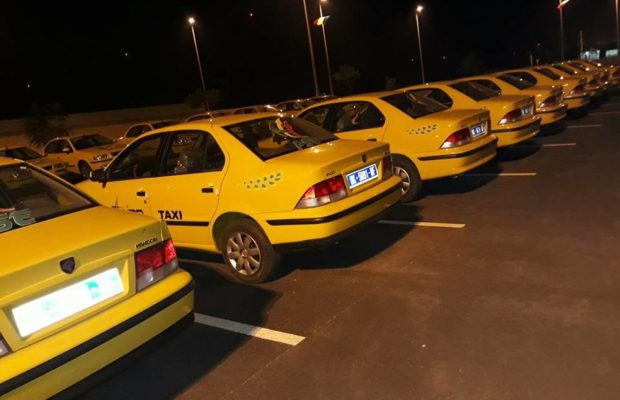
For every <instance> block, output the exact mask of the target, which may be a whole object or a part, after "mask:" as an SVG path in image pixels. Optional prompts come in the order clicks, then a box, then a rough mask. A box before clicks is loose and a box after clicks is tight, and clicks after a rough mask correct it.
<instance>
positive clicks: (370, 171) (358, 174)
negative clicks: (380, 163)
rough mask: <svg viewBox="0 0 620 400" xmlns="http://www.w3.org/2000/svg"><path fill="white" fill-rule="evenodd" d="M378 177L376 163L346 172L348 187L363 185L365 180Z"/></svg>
mask: <svg viewBox="0 0 620 400" xmlns="http://www.w3.org/2000/svg"><path fill="white" fill-rule="evenodd" d="M378 177H379V172H378V170H377V164H372V165H369V166H367V167H365V168H362V169H360V170H357V171H355V172H351V173H350V174H347V183H348V184H349V188H351V189H353V188H355V187H358V186H360V185H363V184H364V183H366V182H370V181H372V180H374V179H377V178H378Z"/></svg>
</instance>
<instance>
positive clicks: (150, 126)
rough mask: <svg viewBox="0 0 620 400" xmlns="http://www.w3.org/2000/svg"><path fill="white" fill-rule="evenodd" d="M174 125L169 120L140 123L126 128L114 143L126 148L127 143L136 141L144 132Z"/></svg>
mask: <svg viewBox="0 0 620 400" xmlns="http://www.w3.org/2000/svg"><path fill="white" fill-rule="evenodd" d="M174 124H176V122H175V121H171V120H166V121H151V122H141V123H139V124H135V125H132V126H130V127H129V128H127V130H126V131H125V133H124V134H123V136H121V137H119V138H118V139H116V140H115V142H116V143H117V144H118V145H120V146H127V145H128V144H129V143H131V142H133V141H134V140H136V138H137V137H138V136H140V135H142V134H143V133H145V132H149V131H152V130H155V129H159V128H163V127H165V126H170V125H174Z"/></svg>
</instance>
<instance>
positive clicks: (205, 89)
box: [187, 17, 209, 111]
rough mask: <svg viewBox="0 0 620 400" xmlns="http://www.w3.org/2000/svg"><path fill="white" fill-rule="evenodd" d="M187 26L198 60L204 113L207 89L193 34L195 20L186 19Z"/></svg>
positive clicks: (207, 107) (206, 104)
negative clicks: (190, 30) (189, 29)
mask: <svg viewBox="0 0 620 400" xmlns="http://www.w3.org/2000/svg"><path fill="white" fill-rule="evenodd" d="M187 22H189V26H190V28H191V29H192V38H193V39H194V49H195V50H196V60H198V72H200V83H201V84H202V106H203V108H204V110H205V111H209V101H208V100H207V88H206V86H205V77H204V75H203V72H202V63H201V62H200V53H199V52H198V42H197V41H196V32H194V24H195V23H196V19H194V17H189V18H188V19H187Z"/></svg>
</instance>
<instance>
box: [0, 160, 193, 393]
mask: <svg viewBox="0 0 620 400" xmlns="http://www.w3.org/2000/svg"><path fill="white" fill-rule="evenodd" d="M0 240H1V241H2V249H3V250H5V251H3V252H2V267H1V268H0V310H2V311H1V312H0V398H1V399H12V400H21V399H23V400H32V399H46V398H49V397H51V396H53V395H56V394H59V393H62V392H63V391H65V390H66V389H68V388H70V387H71V386H73V385H75V384H76V383H78V382H80V381H82V380H84V379H86V378H88V377H90V376H91V375H93V374H95V373H96V372H97V371H99V370H101V369H102V368H104V367H106V366H107V365H109V364H111V363H113V362H114V361H116V360H118V359H120V358H121V357H123V356H125V355H127V354H128V353H130V352H131V351H133V350H134V349H136V348H138V347H140V346H141V345H143V344H145V343H146V342H148V341H149V340H151V339H153V338H155V337H157V336H159V335H160V334H162V333H164V332H166V331H168V330H170V329H176V328H177V327H180V326H183V325H186V324H190V323H191V322H192V320H193V312H192V311H193V302H194V301H193V284H192V278H191V276H190V275H189V274H188V273H187V272H184V271H182V270H180V269H179V267H178V261H177V258H176V252H175V248H174V245H173V243H172V241H171V240H170V235H169V233H168V230H167V228H166V226H165V224H164V223H162V222H160V221H157V220H155V219H152V218H146V217H143V216H139V215H127V214H126V213H122V212H119V211H116V210H111V209H109V208H104V207H101V206H100V205H99V204H97V203H95V202H94V201H93V200H92V199H91V198H89V197H86V196H85V195H83V194H82V193H80V192H78V191H77V190H75V189H74V188H73V187H71V186H70V185H69V184H67V183H65V182H64V181H62V180H59V179H58V178H55V177H54V176H53V175H51V174H49V173H47V172H45V171H44V170H42V169H39V168H36V167H33V166H31V165H29V164H26V163H24V162H21V161H16V160H12V159H7V158H0ZM9 249H10V251H9Z"/></svg>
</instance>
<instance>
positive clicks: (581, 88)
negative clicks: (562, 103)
mask: <svg viewBox="0 0 620 400" xmlns="http://www.w3.org/2000/svg"><path fill="white" fill-rule="evenodd" d="M585 91H586V87H585V85H583V84H579V85H577V86H575V88H574V89H573V90H571V91H570V94H572V95H579V94H584V92H585Z"/></svg>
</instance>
